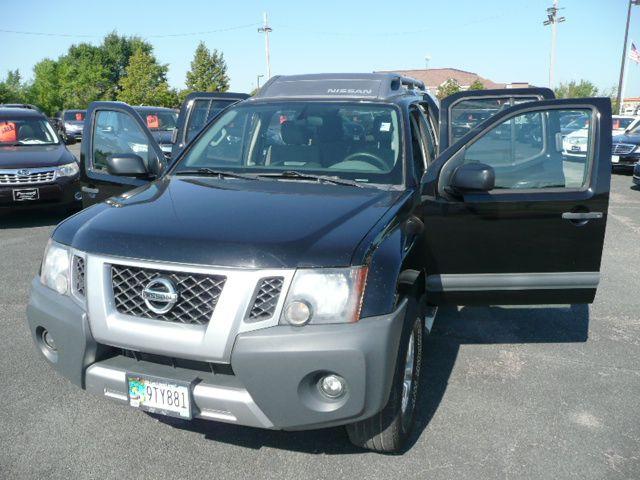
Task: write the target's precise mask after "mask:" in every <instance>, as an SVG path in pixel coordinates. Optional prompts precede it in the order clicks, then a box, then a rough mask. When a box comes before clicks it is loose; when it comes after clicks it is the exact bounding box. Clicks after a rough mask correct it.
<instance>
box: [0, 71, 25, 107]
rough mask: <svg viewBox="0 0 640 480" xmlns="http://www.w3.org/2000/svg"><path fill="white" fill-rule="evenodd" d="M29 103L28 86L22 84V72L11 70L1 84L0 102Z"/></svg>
mask: <svg viewBox="0 0 640 480" xmlns="http://www.w3.org/2000/svg"><path fill="white" fill-rule="evenodd" d="M26 101H27V86H26V85H25V84H24V83H23V82H22V75H21V74H20V70H17V69H16V70H9V71H8V72H7V76H6V78H5V79H4V81H2V82H0V102H2V103H24V102H26Z"/></svg>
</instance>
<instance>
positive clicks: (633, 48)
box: [629, 42, 640, 63]
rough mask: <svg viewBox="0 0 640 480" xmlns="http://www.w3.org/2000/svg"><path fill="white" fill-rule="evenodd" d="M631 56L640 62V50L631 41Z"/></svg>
mask: <svg viewBox="0 0 640 480" xmlns="http://www.w3.org/2000/svg"><path fill="white" fill-rule="evenodd" d="M629 58H630V59H631V60H633V61H634V62H636V63H640V52H639V51H638V49H637V48H636V44H635V43H633V42H631V51H630V52H629Z"/></svg>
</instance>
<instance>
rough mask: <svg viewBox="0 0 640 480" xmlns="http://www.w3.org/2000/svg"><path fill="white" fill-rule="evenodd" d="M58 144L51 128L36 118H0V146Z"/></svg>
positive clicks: (47, 123)
mask: <svg viewBox="0 0 640 480" xmlns="http://www.w3.org/2000/svg"><path fill="white" fill-rule="evenodd" d="M56 143H59V140H58V137H57V135H56V134H55V132H54V131H53V128H52V127H51V125H50V124H49V122H47V121H46V120H44V119H41V118H37V117H23V118H6V117H4V118H0V146H6V145H52V144H56Z"/></svg>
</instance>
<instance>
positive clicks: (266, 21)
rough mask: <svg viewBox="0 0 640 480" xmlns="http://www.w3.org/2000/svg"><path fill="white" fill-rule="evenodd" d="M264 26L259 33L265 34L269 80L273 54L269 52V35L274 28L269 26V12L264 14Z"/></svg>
mask: <svg viewBox="0 0 640 480" xmlns="http://www.w3.org/2000/svg"><path fill="white" fill-rule="evenodd" d="M263 18H264V24H263V26H262V27H261V28H259V29H258V33H264V46H265V51H266V53H267V79H269V78H271V54H270V52H269V34H270V33H271V32H272V31H273V28H271V27H270V26H269V18H268V17H267V12H264V17H263Z"/></svg>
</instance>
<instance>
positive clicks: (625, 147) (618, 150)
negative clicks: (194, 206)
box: [611, 143, 636, 155]
mask: <svg viewBox="0 0 640 480" xmlns="http://www.w3.org/2000/svg"><path fill="white" fill-rule="evenodd" d="M635 148H636V145H632V144H630V143H614V144H613V145H612V148H611V153H612V154H613V155H628V154H629V153H631V152H633V150H634V149H635Z"/></svg>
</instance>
